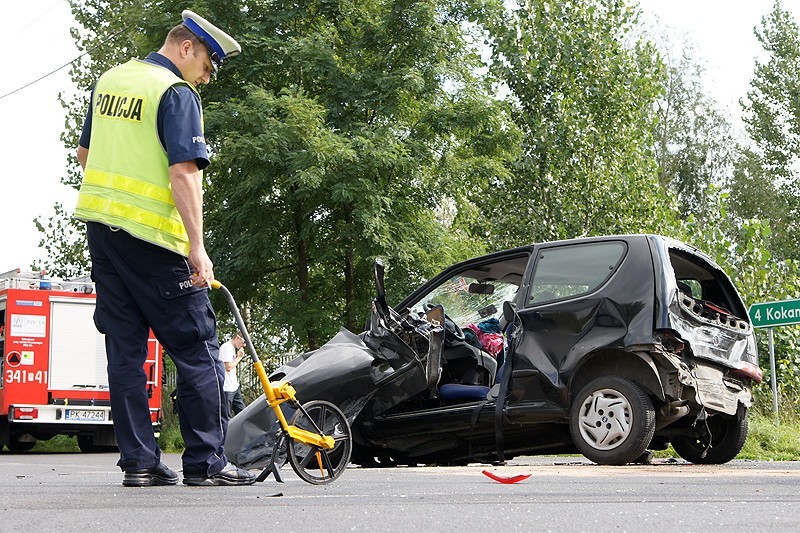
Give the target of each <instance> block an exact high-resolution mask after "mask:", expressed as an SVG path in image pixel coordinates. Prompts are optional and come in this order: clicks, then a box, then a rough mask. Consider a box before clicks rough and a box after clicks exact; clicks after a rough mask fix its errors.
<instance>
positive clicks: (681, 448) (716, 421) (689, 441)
mask: <svg viewBox="0 0 800 533" xmlns="http://www.w3.org/2000/svg"><path fill="white" fill-rule="evenodd" d="M707 423H708V432H709V433H710V434H711V446H710V447H709V446H708V436H704V437H703V436H698V437H695V438H685V439H675V441H674V442H673V443H672V447H673V448H675V451H676V452H678V455H680V456H681V457H683V458H684V459H686V460H687V461H689V462H691V463H695V464H706V465H721V464H723V463H727V462H728V461H730V460H731V459H733V458H734V457H736V456H737V455H739V452H740V451H742V448H743V447H744V442H745V441H746V440H747V432H748V426H747V408H746V407H744V406H742V405H740V406H739V409H738V411H737V412H736V416H734V417H731V418H728V417H724V415H715V416H711V417H709V418H708V419H707ZM704 452H705V453H704Z"/></svg>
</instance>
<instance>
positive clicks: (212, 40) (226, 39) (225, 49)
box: [181, 9, 242, 74]
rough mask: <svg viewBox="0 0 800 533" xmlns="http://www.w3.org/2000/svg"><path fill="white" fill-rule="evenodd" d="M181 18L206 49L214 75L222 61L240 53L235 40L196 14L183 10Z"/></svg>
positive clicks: (240, 48) (239, 47)
mask: <svg viewBox="0 0 800 533" xmlns="http://www.w3.org/2000/svg"><path fill="white" fill-rule="evenodd" d="M181 16H183V25H184V26H186V27H187V28H189V30H190V31H191V32H192V33H193V34H194V35H195V37H197V38H198V39H200V41H201V42H202V43H203V44H204V45H206V47H207V48H208V52H209V53H208V55H209V56H210V57H211V62H212V64H213V65H214V74H216V70H217V69H218V68H219V65H220V64H221V63H222V60H223V59H226V58H229V57H233V56H238V55H239V54H240V53H241V52H242V47H241V46H239V43H237V42H236V39H234V38H233V37H231V36H230V35H228V34H227V33H225V32H224V31H222V30H221V29H219V28H217V27H216V26H214V25H213V24H211V23H210V22H209V21H207V20H206V19H204V18H203V17H201V16H200V15H198V14H197V13H195V12H193V11H189V10H188V9H185V10H184V11H183V13H181Z"/></svg>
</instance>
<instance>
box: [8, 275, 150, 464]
mask: <svg viewBox="0 0 800 533" xmlns="http://www.w3.org/2000/svg"><path fill="white" fill-rule="evenodd" d="M94 307H95V294H94V285H93V284H92V283H91V281H89V280H88V279H87V278H78V279H75V280H71V281H54V280H49V279H48V278H47V277H46V276H45V275H43V273H42V272H24V271H21V270H19V269H16V270H12V271H10V272H6V273H4V274H0V354H2V359H1V360H0V370H2V372H0V374H2V380H0V449H2V446H3V445H5V446H7V447H8V448H9V449H10V450H12V451H25V450H29V449H31V448H33V446H34V444H35V443H36V441H37V440H46V439H49V438H50V437H53V436H55V435H69V436H75V437H77V439H78V446H79V447H80V449H81V451H83V452H99V451H112V450H116V441H115V439H114V430H113V425H112V424H113V413H112V412H111V407H110V401H109V394H108V375H107V372H106V352H105V342H104V339H103V335H101V334H100V333H99V332H98V331H97V329H96V328H95V325H94V319H93V315H94ZM148 354H149V355H148V358H147V361H146V362H145V364H144V370H145V373H146V374H147V376H148V378H147V379H148V381H147V389H148V395H149V397H150V418H151V420H152V421H153V426H154V428H155V430H156V432H159V431H160V430H161V421H162V414H161V392H162V385H161V374H162V370H163V366H162V363H163V360H162V355H161V346H160V345H159V342H158V341H157V340H156V339H155V338H154V337H153V336H152V334H151V337H150V342H149V347H148Z"/></svg>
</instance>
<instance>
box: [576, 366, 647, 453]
mask: <svg viewBox="0 0 800 533" xmlns="http://www.w3.org/2000/svg"><path fill="white" fill-rule="evenodd" d="M655 426H656V416H655V409H654V408H653V402H652V401H651V400H650V397H649V396H648V395H647V393H645V391H644V390H643V389H642V388H641V387H640V386H639V385H638V384H636V383H635V382H633V381H630V380H627V379H624V378H618V377H609V376H604V377H601V378H597V379H595V380H593V381H592V382H590V383H589V384H588V385H586V386H585V387H584V388H583V389H581V391H580V392H579V393H578V395H577V396H576V397H575V402H574V403H573V405H572V411H571V413H570V432H571V433H572V440H573V441H574V443H575V446H576V447H577V448H578V451H580V452H581V453H582V454H583V455H584V456H586V458H587V459H590V460H592V461H594V462H595V463H598V464H604V465H624V464H628V463H630V462H633V461H635V460H636V459H637V458H638V457H640V456H641V455H642V453H644V451H645V450H646V449H647V446H648V444H650V441H651V440H652V438H653V433H654V432H655Z"/></svg>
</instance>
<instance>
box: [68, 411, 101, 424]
mask: <svg viewBox="0 0 800 533" xmlns="http://www.w3.org/2000/svg"><path fill="white" fill-rule="evenodd" d="M105 419H106V413H105V411H90V410H88V409H67V420H93V421H100V422H103V421H105Z"/></svg>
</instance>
